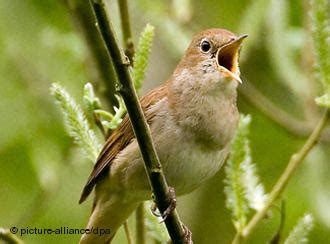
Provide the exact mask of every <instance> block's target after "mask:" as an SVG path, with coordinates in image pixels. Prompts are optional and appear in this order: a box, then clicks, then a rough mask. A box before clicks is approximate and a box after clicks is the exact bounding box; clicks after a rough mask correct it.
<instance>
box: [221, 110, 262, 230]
mask: <svg viewBox="0 0 330 244" xmlns="http://www.w3.org/2000/svg"><path fill="white" fill-rule="evenodd" d="M250 122H251V117H250V116H249V115H247V116H244V115H241V118H240V122H239V127H238V131H237V132H236V135H235V138H234V139H233V143H232V148H231V154H230V157H229V159H228V162H227V164H226V167H225V172H226V179H225V184H226V186H225V193H226V205H227V207H228V208H229V209H230V210H231V211H232V216H233V221H234V225H235V227H236V229H237V230H238V231H242V229H243V228H244V226H245V224H246V221H247V215H248V213H249V208H252V209H255V210H259V209H261V208H262V207H263V206H264V203H265V200H266V195H265V193H264V187H263V186H262V185H261V184H260V183H259V178H258V176H257V174H256V166H255V165H254V164H252V158H251V150H250V145H249V139H248V135H249V125H250Z"/></svg>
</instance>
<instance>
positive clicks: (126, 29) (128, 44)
mask: <svg viewBox="0 0 330 244" xmlns="http://www.w3.org/2000/svg"><path fill="white" fill-rule="evenodd" d="M118 3H119V12H120V19H121V29H122V31H123V39H124V46H125V54H126V56H127V57H128V59H129V61H130V63H131V64H133V56H134V43H133V38H132V30H131V25H130V20H129V12H128V5H127V0H118Z"/></svg>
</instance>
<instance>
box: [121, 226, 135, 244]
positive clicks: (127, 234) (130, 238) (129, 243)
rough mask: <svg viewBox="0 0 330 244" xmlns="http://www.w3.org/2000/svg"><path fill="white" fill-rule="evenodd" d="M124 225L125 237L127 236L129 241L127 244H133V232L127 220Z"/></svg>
mask: <svg viewBox="0 0 330 244" xmlns="http://www.w3.org/2000/svg"><path fill="white" fill-rule="evenodd" d="M123 225H124V230H125V235H126V239H127V244H132V243H133V242H132V237H131V232H130V231H129V227H128V222H127V220H126V221H125V222H124V224H123Z"/></svg>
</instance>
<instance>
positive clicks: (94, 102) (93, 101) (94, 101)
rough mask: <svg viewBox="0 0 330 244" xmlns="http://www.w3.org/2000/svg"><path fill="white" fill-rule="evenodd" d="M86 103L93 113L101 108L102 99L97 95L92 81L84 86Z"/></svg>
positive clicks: (89, 110) (88, 109)
mask: <svg viewBox="0 0 330 244" xmlns="http://www.w3.org/2000/svg"><path fill="white" fill-rule="evenodd" d="M83 101H84V105H85V107H86V109H87V111H88V112H89V113H90V114H92V113H93V111H94V110H96V109H101V107H102V105H101V101H100V99H99V98H98V97H96V96H95V93H94V89H93V85H92V84H91V83H89V82H88V83H86V84H85V86H84V96H83Z"/></svg>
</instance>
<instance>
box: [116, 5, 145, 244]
mask: <svg viewBox="0 0 330 244" xmlns="http://www.w3.org/2000/svg"><path fill="white" fill-rule="evenodd" d="M118 4H119V12H120V19H121V29H122V33H123V39H124V46H125V54H126V56H127V57H128V59H129V61H130V66H132V67H133V57H134V54H135V48H134V42H133V37H132V29H131V24H130V18H129V11H128V4H127V0H118ZM135 219H136V244H144V243H145V236H146V227H145V223H144V204H143V203H141V205H140V206H139V207H138V208H137V210H136V213H135Z"/></svg>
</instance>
